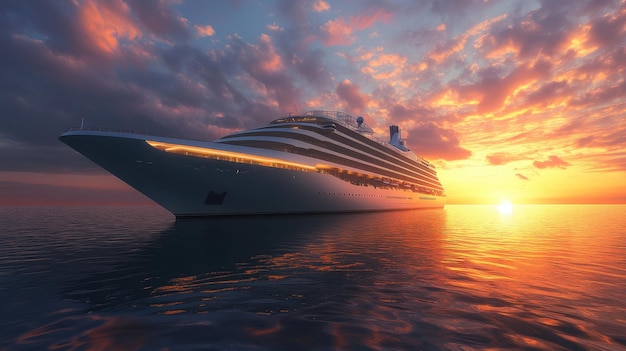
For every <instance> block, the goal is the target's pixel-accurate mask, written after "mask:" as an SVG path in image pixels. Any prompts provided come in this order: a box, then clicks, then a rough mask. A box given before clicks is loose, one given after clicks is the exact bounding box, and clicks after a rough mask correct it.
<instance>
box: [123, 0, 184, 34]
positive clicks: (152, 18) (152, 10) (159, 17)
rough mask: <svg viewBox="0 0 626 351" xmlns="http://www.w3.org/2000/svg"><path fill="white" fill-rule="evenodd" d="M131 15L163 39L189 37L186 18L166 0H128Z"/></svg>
mask: <svg viewBox="0 0 626 351" xmlns="http://www.w3.org/2000/svg"><path fill="white" fill-rule="evenodd" d="M128 3H129V5H130V7H131V8H132V12H133V15H135V16H137V18H139V21H140V23H141V25H142V26H143V27H145V28H146V29H147V31H148V32H150V33H151V34H153V35H155V36H157V37H158V38H160V39H163V40H179V41H180V40H187V39H189V38H190V37H191V33H190V31H189V26H188V24H187V19H185V18H184V17H182V16H180V15H179V14H177V13H176V12H174V10H173V9H172V7H171V6H170V3H169V2H168V1H167V0H155V1H149V2H148V1H143V0H128Z"/></svg>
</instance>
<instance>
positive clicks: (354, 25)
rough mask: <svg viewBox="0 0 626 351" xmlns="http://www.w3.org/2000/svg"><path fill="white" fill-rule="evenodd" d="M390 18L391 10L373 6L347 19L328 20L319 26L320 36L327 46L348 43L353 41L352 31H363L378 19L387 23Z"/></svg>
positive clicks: (391, 15) (391, 16)
mask: <svg viewBox="0 0 626 351" xmlns="http://www.w3.org/2000/svg"><path fill="white" fill-rule="evenodd" d="M392 18H393V13H392V12H389V11H387V10H386V9H384V8H374V9H370V10H368V11H366V12H364V13H361V14H359V15H356V16H352V17H350V18H349V19H347V20H346V19H345V18H343V17H339V18H337V19H335V20H329V21H328V22H326V23H324V24H323V25H322V26H321V27H320V29H319V31H320V36H321V39H322V41H323V42H324V44H326V45H327V46H336V45H350V44H352V43H354V41H355V38H354V37H353V35H352V34H353V33H355V32H360V31H363V30H365V29H367V28H369V27H371V26H372V25H373V24H374V23H376V22H379V21H380V22H383V23H389V22H390V21H391V19H392Z"/></svg>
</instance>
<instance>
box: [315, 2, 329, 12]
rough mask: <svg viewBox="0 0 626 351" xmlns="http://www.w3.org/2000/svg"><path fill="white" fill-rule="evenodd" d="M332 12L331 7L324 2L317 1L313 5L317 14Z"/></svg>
mask: <svg viewBox="0 0 626 351" xmlns="http://www.w3.org/2000/svg"><path fill="white" fill-rule="evenodd" d="M328 10H330V5H328V3H327V2H326V1H324V0H317V1H316V2H315V3H313V11H315V12H324V11H328Z"/></svg>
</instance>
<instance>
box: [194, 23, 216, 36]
mask: <svg viewBox="0 0 626 351" xmlns="http://www.w3.org/2000/svg"><path fill="white" fill-rule="evenodd" d="M193 28H194V29H195V30H196V34H198V36H201V37H211V36H213V35H214V34H215V30H214V29H213V27H212V26H211V25H208V24H207V25H205V26H200V25H197V24H196V25H195V26H193Z"/></svg>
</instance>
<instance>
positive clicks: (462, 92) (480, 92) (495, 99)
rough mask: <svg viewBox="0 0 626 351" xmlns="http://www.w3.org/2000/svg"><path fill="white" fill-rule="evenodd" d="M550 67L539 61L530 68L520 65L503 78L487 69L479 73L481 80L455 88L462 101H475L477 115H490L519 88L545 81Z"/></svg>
mask: <svg viewBox="0 0 626 351" xmlns="http://www.w3.org/2000/svg"><path fill="white" fill-rule="evenodd" d="M551 68H552V65H551V64H550V63H549V62H545V61H539V62H537V63H535V64H534V65H532V66H528V65H520V66H518V67H516V68H515V69H514V70H513V71H512V72H510V73H508V74H507V75H505V76H504V77H500V74H499V72H497V71H496V70H494V69H491V68H487V69H485V70H483V71H482V72H481V76H482V77H481V80H480V81H478V82H476V83H473V84H469V85H462V86H458V87H456V88H455V90H456V92H457V93H458V95H459V97H460V99H461V100H462V101H471V100H477V101H478V104H477V106H476V112H477V113H480V114H482V113H490V112H495V111H498V110H499V109H501V108H502V107H503V105H504V102H505V100H506V99H507V98H509V97H510V96H512V95H513V93H514V92H515V91H516V89H518V88H519V87H521V86H524V85H527V84H530V83H532V82H534V81H537V80H540V79H545V78H546V77H547V76H548V75H549V72H550V69H551Z"/></svg>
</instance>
